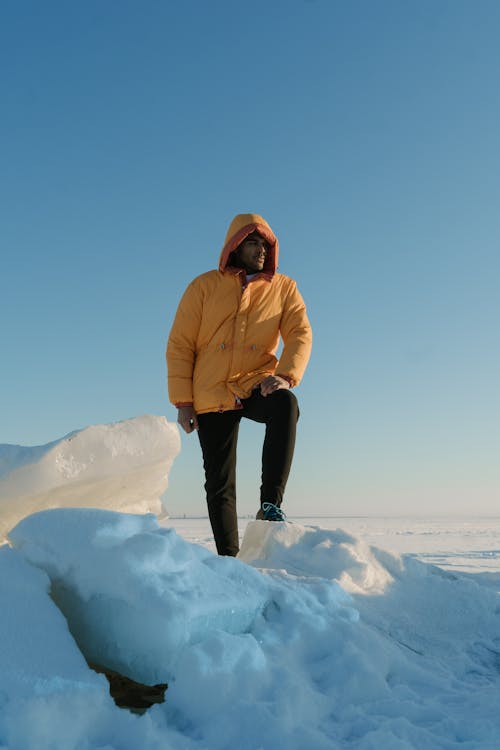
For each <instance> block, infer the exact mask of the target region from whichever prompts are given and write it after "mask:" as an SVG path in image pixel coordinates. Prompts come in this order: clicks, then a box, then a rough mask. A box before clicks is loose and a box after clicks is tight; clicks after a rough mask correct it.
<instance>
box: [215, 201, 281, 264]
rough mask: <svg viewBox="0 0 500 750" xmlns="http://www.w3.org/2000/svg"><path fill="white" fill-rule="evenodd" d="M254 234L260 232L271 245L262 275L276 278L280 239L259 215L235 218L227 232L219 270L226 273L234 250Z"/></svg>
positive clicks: (243, 215)
mask: <svg viewBox="0 0 500 750" xmlns="http://www.w3.org/2000/svg"><path fill="white" fill-rule="evenodd" d="M252 232H258V233H259V234H260V235H261V237H264V239H265V240H266V241H267V242H268V243H269V250H268V252H267V255H266V261H265V263H264V268H263V269H262V273H263V274H266V275H267V276H269V277H272V276H274V274H275V273H276V269H277V267H278V249H279V246H278V238H277V237H276V235H275V234H274V232H273V230H272V229H271V227H270V226H269V224H268V223H267V221H266V220H265V219H263V218H262V216H259V214H238V215H237V216H235V217H234V219H233V220H232V222H231V224H230V225H229V229H228V230H227V234H226V239H225V240H224V247H223V248H222V252H221V254H220V260H219V270H220V271H225V270H226V267H227V266H228V265H230V264H229V259H230V256H231V253H232V252H233V250H236V248H237V247H238V245H241V243H242V242H243V240H244V239H245V237H248V235H249V234H252Z"/></svg>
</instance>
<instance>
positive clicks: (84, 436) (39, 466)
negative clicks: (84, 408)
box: [0, 416, 180, 540]
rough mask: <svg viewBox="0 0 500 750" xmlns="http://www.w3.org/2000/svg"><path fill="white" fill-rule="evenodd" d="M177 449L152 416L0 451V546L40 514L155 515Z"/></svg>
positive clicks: (169, 428)
mask: <svg viewBox="0 0 500 750" xmlns="http://www.w3.org/2000/svg"><path fill="white" fill-rule="evenodd" d="M179 450H180V439H179V433H178V430H177V427H176V426H175V425H172V424H170V423H168V422H167V420H166V419H165V418H164V417H155V416H143V417H137V418H135V419H129V420H125V421H123V422H117V423H114V424H107V425H94V426H91V427H87V428H85V429H83V430H77V431H75V432H72V433H70V434H69V435H66V436H65V437H63V438H62V439H60V440H56V441H54V442H52V443H49V444H47V445H42V446H35V447H23V446H18V445H0V540H1V539H2V537H4V536H5V534H6V532H7V531H8V530H9V528H12V526H13V525H14V524H15V523H16V522H17V521H19V520H20V519H21V518H23V517H24V516H25V515H27V514H28V513H33V512H35V511H37V510H42V509H45V508H54V507H67V506H73V507H74V506H78V507H81V506H91V507H101V508H109V507H112V508H114V509H115V510H121V511H125V512H133V513H147V512H148V511H151V512H153V513H156V514H161V513H162V505H161V497H162V495H163V494H164V492H165V490H166V489H167V485H168V472H169V471H170V467H171V465H172V462H173V460H174V459H175V456H176V455H177V454H178V452H179Z"/></svg>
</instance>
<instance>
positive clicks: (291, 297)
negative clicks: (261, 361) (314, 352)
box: [276, 281, 312, 386]
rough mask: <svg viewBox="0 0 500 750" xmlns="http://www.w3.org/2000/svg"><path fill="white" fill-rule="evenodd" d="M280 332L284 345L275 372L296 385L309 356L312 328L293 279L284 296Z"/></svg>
mask: <svg viewBox="0 0 500 750" xmlns="http://www.w3.org/2000/svg"><path fill="white" fill-rule="evenodd" d="M280 333H281V338H282V339H283V344H284V346H283V351H282V353H281V357H280V359H279V362H278V364H277V366H276V373H277V374H278V375H282V376H283V377H285V378H287V380H289V382H290V385H292V386H294V385H298V384H299V383H300V381H301V379H302V376H303V374H304V371H305V369H306V367H307V363H308V362H309V357H310V356H311V347H312V330H311V324H310V323H309V319H308V317H307V312H306V306H305V303H304V300H303V299H302V296H301V294H300V292H299V290H298V289H297V284H296V283H295V281H292V283H291V286H290V289H289V291H288V293H287V295H286V298H285V304H284V308H283V313H282V316H281V322H280Z"/></svg>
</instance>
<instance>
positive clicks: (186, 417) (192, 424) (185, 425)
mask: <svg viewBox="0 0 500 750" xmlns="http://www.w3.org/2000/svg"><path fill="white" fill-rule="evenodd" d="M177 421H178V422H179V424H180V426H181V427H182V429H183V430H184V432H187V433H188V435H189V433H190V432H193V430H197V429H198V417H197V416H196V412H195V410H194V407H193V406H179V407H178V408H177Z"/></svg>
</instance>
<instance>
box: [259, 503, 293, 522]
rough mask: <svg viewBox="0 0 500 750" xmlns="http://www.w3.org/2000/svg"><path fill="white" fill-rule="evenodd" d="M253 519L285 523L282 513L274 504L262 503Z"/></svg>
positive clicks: (284, 516)
mask: <svg viewBox="0 0 500 750" xmlns="http://www.w3.org/2000/svg"><path fill="white" fill-rule="evenodd" d="M255 517H256V518H257V520H259V521H286V515H285V513H284V511H282V510H281V508H279V507H278V506H277V505H274V503H262V507H261V509H260V510H259V511H258V513H257V515H256V516H255Z"/></svg>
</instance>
